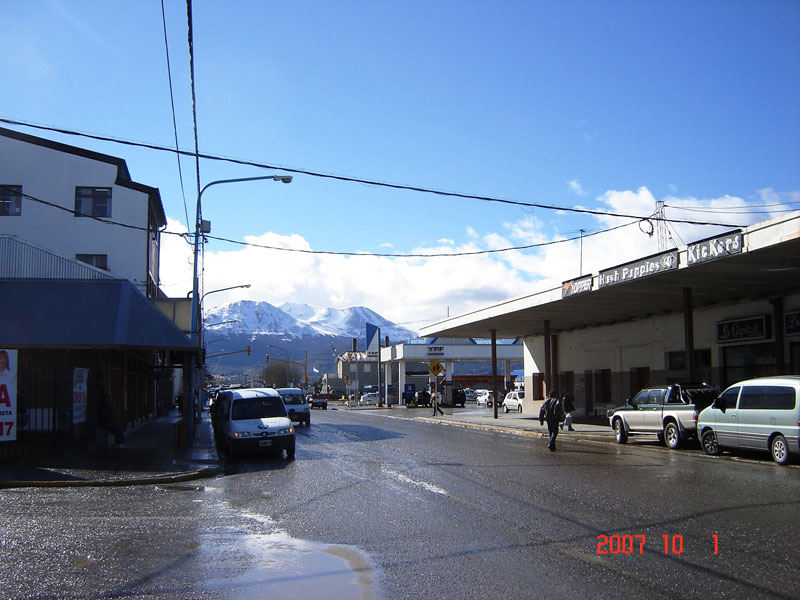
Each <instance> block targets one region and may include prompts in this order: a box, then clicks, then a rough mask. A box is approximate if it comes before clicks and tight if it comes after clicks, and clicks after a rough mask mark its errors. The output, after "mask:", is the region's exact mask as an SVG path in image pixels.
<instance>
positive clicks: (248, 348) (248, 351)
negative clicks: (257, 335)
mask: <svg viewBox="0 0 800 600" xmlns="http://www.w3.org/2000/svg"><path fill="white" fill-rule="evenodd" d="M247 356H250V346H248V347H247Z"/></svg>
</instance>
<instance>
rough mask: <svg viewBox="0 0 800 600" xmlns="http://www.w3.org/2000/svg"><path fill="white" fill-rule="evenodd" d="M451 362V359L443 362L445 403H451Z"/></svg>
mask: <svg viewBox="0 0 800 600" xmlns="http://www.w3.org/2000/svg"><path fill="white" fill-rule="evenodd" d="M453 364H454V363H453V361H452V360H448V361H446V362H445V363H444V370H445V378H444V380H445V381H446V382H447V383H446V384H445V386H444V393H445V396H444V401H445V402H446V403H447V404H453Z"/></svg>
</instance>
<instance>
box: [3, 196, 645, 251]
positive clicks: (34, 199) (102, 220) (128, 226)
mask: <svg viewBox="0 0 800 600" xmlns="http://www.w3.org/2000/svg"><path fill="white" fill-rule="evenodd" d="M0 190H2V191H3V192H5V193H7V194H13V195H19V196H21V197H23V198H27V199H28V200H31V201H32V202H37V203H39V204H42V205H44V206H49V207H51V208H56V209H58V210H61V211H63V212H67V213H70V214H71V215H74V214H75V211H74V210H73V209H70V208H67V207H65V206H61V205H59V204H55V203H53V202H48V201H47V200H42V199H41V198H37V197H35V196H31V195H30V194H25V193H19V192H17V191H16V190H14V189H13V188H9V187H7V186H4V185H0ZM86 218H89V219H94V220H95V221H97V222H99V223H104V224H106V225H114V226H117V227H124V228H126V229H133V230H135V231H149V229H148V228H147V227H142V226H140V225H131V224H129V223H122V222H120V221H114V220H113V219H108V218H104V217H94V216H91V215H86ZM634 223H636V221H633V222H631V223H623V224H621V225H617V226H615V227H609V228H607V229H600V230H598V231H595V232H592V233H590V234H584V235H583V236H582V237H584V238H585V237H590V236H594V235H600V234H601V233H608V232H610V231H614V230H616V229H621V228H623V227H628V226H630V225H633V224H634ZM161 233H163V234H166V235H176V236H180V237H182V238H184V239H189V237H190V234H189V233H179V232H177V231H168V230H162V231H161ZM203 237H204V238H208V239H211V240H215V241H219V242H225V243H228V244H234V245H237V246H247V247H252V248H260V249H262V250H277V251H280V252H295V253H301V254H323V255H330V256H363V257H377V258H450V257H452V258H455V257H462V256H478V255H481V254H500V253H503V252H512V251H515V250H517V251H518V250H530V249H532V248H543V247H546V246H553V245H555V244H564V243H567V242H572V241H575V240H577V239H579V237H578V236H576V237H571V238H565V239H561V240H552V241H550V242H541V243H538V244H527V245H523V246H510V247H507V248H493V249H489V250H474V251H469V252H444V253H435V252H430V253H416V254H413V253H412V254H399V253H379V252H347V251H332V250H306V249H303V248H284V247H281V246H268V245H266V244H254V243H253V242H242V241H239V240H232V239H228V238H223V237H215V236H211V235H204V236H203Z"/></svg>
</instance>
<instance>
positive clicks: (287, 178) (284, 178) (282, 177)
mask: <svg viewBox="0 0 800 600" xmlns="http://www.w3.org/2000/svg"><path fill="white" fill-rule="evenodd" d="M292 179H293V177H292V176H291V175H273V176H272V180H273V181H280V182H281V183H292Z"/></svg>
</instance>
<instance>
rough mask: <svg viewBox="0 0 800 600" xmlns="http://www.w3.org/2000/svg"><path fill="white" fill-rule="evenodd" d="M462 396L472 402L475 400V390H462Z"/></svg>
mask: <svg viewBox="0 0 800 600" xmlns="http://www.w3.org/2000/svg"><path fill="white" fill-rule="evenodd" d="M464 396H465V397H466V399H467V400H469V401H470V402H472V401H473V400H475V390H473V389H472V388H464Z"/></svg>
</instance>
